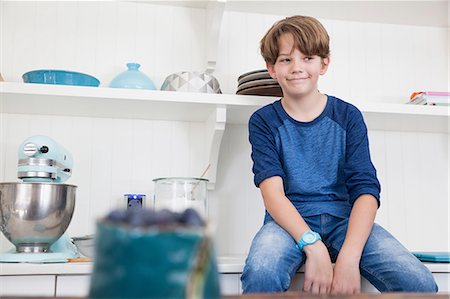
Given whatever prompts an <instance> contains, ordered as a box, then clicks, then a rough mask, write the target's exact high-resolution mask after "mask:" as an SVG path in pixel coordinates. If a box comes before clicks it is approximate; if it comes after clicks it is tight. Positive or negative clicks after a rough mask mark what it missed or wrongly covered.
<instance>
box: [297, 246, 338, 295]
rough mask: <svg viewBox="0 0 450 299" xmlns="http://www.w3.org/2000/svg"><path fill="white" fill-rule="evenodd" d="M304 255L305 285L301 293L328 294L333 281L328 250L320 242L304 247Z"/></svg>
mask: <svg viewBox="0 0 450 299" xmlns="http://www.w3.org/2000/svg"><path fill="white" fill-rule="evenodd" d="M304 251H305V254H306V263H305V283H304V284H303V291H305V292H308V293H313V294H329V293H330V291H331V283H332V281H333V266H332V265H331V259H330V256H329V254H328V250H327V248H326V247H325V245H324V244H323V243H322V241H318V242H316V243H314V244H312V245H307V246H305V247H304Z"/></svg>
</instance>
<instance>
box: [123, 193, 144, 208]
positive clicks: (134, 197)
mask: <svg viewBox="0 0 450 299" xmlns="http://www.w3.org/2000/svg"><path fill="white" fill-rule="evenodd" d="M123 197H124V199H125V202H126V204H127V208H128V209H141V208H142V207H143V206H144V204H145V197H146V195H145V194H124V196H123Z"/></svg>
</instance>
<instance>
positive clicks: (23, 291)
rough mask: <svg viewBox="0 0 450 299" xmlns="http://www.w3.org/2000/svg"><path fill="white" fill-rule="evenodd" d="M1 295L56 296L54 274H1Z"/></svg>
mask: <svg viewBox="0 0 450 299" xmlns="http://www.w3.org/2000/svg"><path fill="white" fill-rule="evenodd" d="M0 296H52V297H53V296H55V276H54V275H26V276H25V275H22V276H16V275H11V276H0Z"/></svg>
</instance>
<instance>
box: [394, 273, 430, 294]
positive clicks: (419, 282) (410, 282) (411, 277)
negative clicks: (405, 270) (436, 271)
mask: <svg viewBox="0 0 450 299" xmlns="http://www.w3.org/2000/svg"><path fill="white" fill-rule="evenodd" d="M402 285H403V287H402V289H401V291H402V292H414V293H436V292H437V291H438V286H437V284H436V281H435V280H434V277H433V274H431V272H430V271H429V270H428V269H427V268H425V267H424V269H422V270H421V271H414V272H410V273H409V274H408V275H405V277H403V278H402Z"/></svg>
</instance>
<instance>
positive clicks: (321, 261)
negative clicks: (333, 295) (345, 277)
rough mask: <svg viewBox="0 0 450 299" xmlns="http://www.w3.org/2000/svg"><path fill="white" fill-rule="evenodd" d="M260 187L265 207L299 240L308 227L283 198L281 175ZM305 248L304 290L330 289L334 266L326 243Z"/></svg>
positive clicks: (308, 229) (278, 222)
mask: <svg viewBox="0 0 450 299" xmlns="http://www.w3.org/2000/svg"><path fill="white" fill-rule="evenodd" d="M259 188H260V189H261V193H262V196H263V199H264V205H265V207H266V210H267V211H268V212H269V214H270V215H271V216H272V218H273V219H274V220H275V221H276V222H277V224H278V225H280V226H281V227H282V228H284V229H285V230H286V231H287V232H288V233H289V234H290V235H291V236H292V237H293V238H294V240H295V241H298V240H299V239H300V237H301V236H302V235H303V233H305V232H307V231H310V230H311V229H310V228H309V226H308V224H307V223H306V222H305V220H303V218H302V216H301V215H300V214H299V213H298V211H297V209H296V208H295V207H294V205H293V204H292V203H291V202H290V201H289V199H288V198H287V197H286V195H285V193H284V188H283V180H282V178H281V177H279V176H274V177H270V178H267V179H265V180H264V181H262V182H261V184H260V185H259ZM304 251H305V254H306V256H307V259H306V263H305V282H304V285H303V289H304V291H306V292H312V293H314V294H328V293H329V292H330V291H331V282H332V280H333V268H332V265H331V260H330V256H329V254H328V250H327V248H326V247H325V244H323V243H322V241H318V242H316V243H314V244H312V245H308V246H305V247H304ZM299 254H300V252H299Z"/></svg>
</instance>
